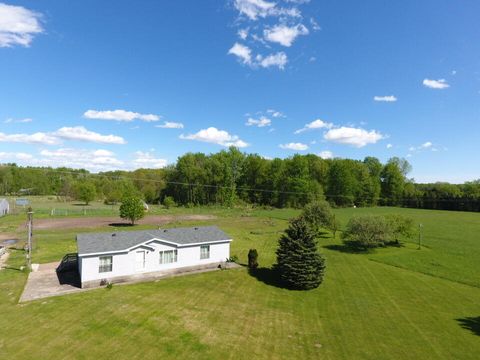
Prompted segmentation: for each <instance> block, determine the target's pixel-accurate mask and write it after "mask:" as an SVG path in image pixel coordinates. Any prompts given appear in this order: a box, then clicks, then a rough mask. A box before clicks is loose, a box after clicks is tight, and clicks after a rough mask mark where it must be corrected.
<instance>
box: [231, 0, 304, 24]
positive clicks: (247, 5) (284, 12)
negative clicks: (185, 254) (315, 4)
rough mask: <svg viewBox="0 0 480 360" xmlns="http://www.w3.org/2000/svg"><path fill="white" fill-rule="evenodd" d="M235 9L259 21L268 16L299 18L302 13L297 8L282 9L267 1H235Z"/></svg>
mask: <svg viewBox="0 0 480 360" xmlns="http://www.w3.org/2000/svg"><path fill="white" fill-rule="evenodd" d="M234 6H235V8H236V9H237V10H238V12H239V13H240V15H245V16H246V17H247V18H249V19H250V20H258V18H265V17H267V16H284V17H286V16H288V17H299V16H300V15H301V13H300V11H299V10H298V9H297V8H296V7H295V6H293V7H291V8H282V7H278V6H277V4H276V3H274V2H269V1H265V0H235V2H234Z"/></svg>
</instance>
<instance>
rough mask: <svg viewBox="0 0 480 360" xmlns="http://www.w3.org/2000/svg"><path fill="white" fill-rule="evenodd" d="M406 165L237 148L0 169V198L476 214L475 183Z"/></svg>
mask: <svg viewBox="0 0 480 360" xmlns="http://www.w3.org/2000/svg"><path fill="white" fill-rule="evenodd" d="M410 171H411V165H410V164H409V163H408V161H407V160H405V159H401V158H397V157H393V158H391V159H389V160H388V161H387V162H386V163H385V164H382V163H381V162H380V161H379V160H378V159H377V158H375V157H366V158H365V159H364V160H352V159H340V158H334V159H322V158H320V157H319V156H317V155H314V154H307V155H299V154H296V155H293V156H291V157H288V158H285V159H280V158H275V159H266V158H263V157H261V156H260V155H257V154H246V153H242V152H240V151H239V150H238V149H236V148H233V147H232V148H229V149H228V150H222V151H219V152H217V153H212V154H204V153H200V152H197V153H186V154H184V155H182V156H180V157H179V158H178V160H177V162H176V163H175V164H173V165H169V166H167V167H165V168H162V169H138V170H133V171H124V170H117V171H106V172H100V173H90V172H89V171H87V170H85V169H70V168H65V167H60V168H51V167H30V166H27V167H21V166H17V165H16V164H3V165H0V195H4V196H6V195H20V196H22V195H56V196H59V197H62V198H64V199H67V200H73V199H79V196H78V193H79V190H78V189H79V188H80V187H85V186H88V187H90V188H91V191H94V193H95V198H96V199H97V200H103V201H105V202H106V203H117V202H120V201H121V199H122V197H123V196H125V195H126V194H128V195H136V196H139V197H141V198H143V199H144V200H145V201H146V202H147V203H151V204H153V203H162V202H163V200H164V199H165V198H166V197H169V198H170V199H173V200H174V201H175V202H176V203H177V204H178V205H183V206H195V205H225V206H234V205H237V204H252V205H259V206H270V207H278V208H283V207H294V208H300V207H303V206H304V205H305V204H307V203H309V202H311V201H313V200H323V199H325V200H327V201H328V202H330V203H331V204H332V205H333V206H337V207H349V206H359V207H364V206H378V205H379V206H403V207H412V208H424V209H439V210H461V211H480V180H476V181H471V182H466V183H464V184H450V183H445V182H437V183H430V184H422V183H415V182H414V181H413V179H409V178H408V174H409V172H410Z"/></svg>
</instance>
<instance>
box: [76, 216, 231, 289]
mask: <svg viewBox="0 0 480 360" xmlns="http://www.w3.org/2000/svg"><path fill="white" fill-rule="evenodd" d="M231 241H232V239H231V238H230V237H229V236H228V235H227V234H225V233H224V232H223V231H222V230H220V229H219V228H218V227H216V226H204V227H191V228H176V229H165V230H143V231H121V232H114V233H84V234H78V235H77V246H78V271H79V274H80V280H81V286H82V288H86V287H93V286H98V285H101V284H105V283H106V282H112V283H115V282H124V281H129V280H131V279H133V278H138V277H141V276H142V274H143V275H152V274H154V273H159V274H161V273H162V272H165V273H167V272H175V271H178V272H183V271H189V270H195V269H202V268H208V267H217V266H218V265H219V264H221V263H223V262H225V261H226V260H227V258H229V257H230V242H231Z"/></svg>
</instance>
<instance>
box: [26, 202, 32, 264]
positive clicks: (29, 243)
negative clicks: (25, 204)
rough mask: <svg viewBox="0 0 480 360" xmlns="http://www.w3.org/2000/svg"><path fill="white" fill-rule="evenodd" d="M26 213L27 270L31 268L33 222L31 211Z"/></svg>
mask: <svg viewBox="0 0 480 360" xmlns="http://www.w3.org/2000/svg"><path fill="white" fill-rule="evenodd" d="M27 215H28V244H27V246H28V248H27V251H28V252H27V264H28V270H30V271H31V270H32V222H33V211H31V210H30V211H29V212H28V213H27Z"/></svg>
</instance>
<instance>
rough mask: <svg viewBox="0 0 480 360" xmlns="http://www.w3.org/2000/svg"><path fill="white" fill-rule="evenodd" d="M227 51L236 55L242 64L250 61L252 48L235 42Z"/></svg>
mask: <svg viewBox="0 0 480 360" xmlns="http://www.w3.org/2000/svg"><path fill="white" fill-rule="evenodd" d="M228 53H229V54H230V55H235V56H236V57H238V58H239V59H240V60H241V61H242V62H243V63H244V64H251V63H252V50H250V48H249V47H248V46H245V45H242V44H239V43H237V42H236V43H235V44H233V46H232V47H231V48H230V50H228Z"/></svg>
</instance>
